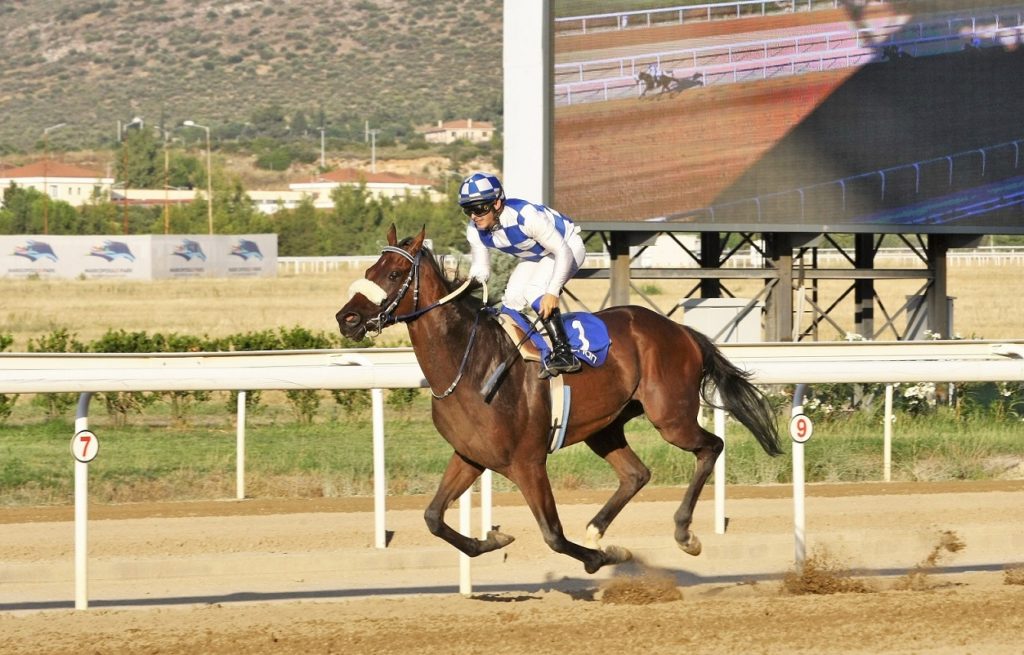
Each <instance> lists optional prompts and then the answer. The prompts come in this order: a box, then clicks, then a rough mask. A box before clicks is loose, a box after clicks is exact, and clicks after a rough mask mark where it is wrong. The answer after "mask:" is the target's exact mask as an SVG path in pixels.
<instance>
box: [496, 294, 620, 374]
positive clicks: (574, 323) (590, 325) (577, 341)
mask: <svg viewBox="0 0 1024 655" xmlns="http://www.w3.org/2000/svg"><path fill="white" fill-rule="evenodd" d="M497 320H498V323H499V324H500V325H501V327H502V328H503V329H504V330H505V332H506V333H507V334H508V336H509V338H510V339H512V343H515V344H519V353H520V354H521V355H522V357H523V359H524V360H526V361H528V362H542V361H544V359H545V358H546V357H547V356H548V354H549V353H550V352H551V339H549V338H548V336H547V333H545V332H543V331H542V330H534V329H533V325H532V324H531V323H530V321H529V320H528V319H527V318H526V317H525V316H523V314H522V313H521V312H519V311H516V310H514V309H509V308H508V307H502V308H501V310H500V311H499V313H498V315H497ZM562 322H563V323H564V324H565V333H566V335H567V336H568V337H569V345H570V346H572V351H573V353H574V354H575V355H576V356H577V357H579V359H580V361H581V362H583V363H585V364H588V365H589V366H591V367H593V368H597V367H598V366H600V365H601V364H604V361H605V359H606V358H607V357H608V348H610V347H611V345H612V340H611V337H609V336H608V328H607V327H606V326H605V324H604V321H602V320H601V319H599V318H598V317H597V316H595V315H594V314H591V313H589V312H570V313H568V314H562ZM527 334H529V335H530V336H529V338H528V339H526V338H525V337H526V335H527Z"/></svg>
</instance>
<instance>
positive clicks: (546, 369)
mask: <svg viewBox="0 0 1024 655" xmlns="http://www.w3.org/2000/svg"><path fill="white" fill-rule="evenodd" d="M570 357H572V360H570V361H569V362H566V361H564V360H563V361H562V362H552V361H551V360H553V359H554V358H555V355H552V356H551V357H548V361H546V362H544V363H543V364H542V365H541V369H540V374H539V375H538V376H537V377H538V378H540V379H541V380H547V379H548V378H553V377H555V376H556V375H559V374H561V373H575V372H576V371H578V370H580V369H581V368H582V367H583V364H582V363H581V362H580V360H579V358H578V357H576V355H570Z"/></svg>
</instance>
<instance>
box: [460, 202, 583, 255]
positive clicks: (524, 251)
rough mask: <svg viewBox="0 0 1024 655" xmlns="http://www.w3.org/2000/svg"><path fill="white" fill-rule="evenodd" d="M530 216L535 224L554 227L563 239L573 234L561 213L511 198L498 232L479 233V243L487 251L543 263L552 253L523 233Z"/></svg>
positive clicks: (569, 221)
mask: <svg viewBox="0 0 1024 655" xmlns="http://www.w3.org/2000/svg"><path fill="white" fill-rule="evenodd" d="M528 215H529V216H530V218H531V219H533V220H538V219H539V220H544V221H547V222H550V223H552V224H553V225H554V226H555V229H556V230H558V233H559V234H561V235H562V237H563V238H565V237H566V236H568V235H569V234H572V231H573V228H574V225H573V223H572V221H571V220H569V219H568V218H567V217H566V216H564V215H562V214H561V213H560V212H558V211H555V210H554V209H551V208H550V207H546V206H544V205H535V204H533V203H530V202H527V201H525V200H520V199H519V198H509V199H508V200H506V201H505V210H504V211H502V213H501V218H500V224H499V225H498V226H497V229H494V230H486V231H478V234H479V235H480V241H481V242H483V244H484V245H485V246H487V247H488V248H494V249H496V250H500V251H502V252H504V253H507V254H509V255H512V256H514V257H519V258H520V259H525V260H528V261H532V262H535V261H539V260H541V259H542V258H543V257H544V256H545V255H550V254H551V253H550V252H548V250H547V249H546V248H544V246H542V245H541V244H539V243H537V241H536V240H535V239H534V238H533V237H531V236H529V235H528V234H527V233H526V232H525V231H524V230H523V226H524V224H525V223H526V220H527V216H528Z"/></svg>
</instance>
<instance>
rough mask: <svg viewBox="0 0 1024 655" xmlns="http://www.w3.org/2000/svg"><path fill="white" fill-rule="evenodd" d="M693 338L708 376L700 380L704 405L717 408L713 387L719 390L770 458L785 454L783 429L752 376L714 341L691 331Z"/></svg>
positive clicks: (723, 399) (726, 409)
mask: <svg viewBox="0 0 1024 655" xmlns="http://www.w3.org/2000/svg"><path fill="white" fill-rule="evenodd" d="M687 330H688V331H689V333H690V336H691V337H693V340H694V341H696V342H697V346H699V347H700V353H701V357H702V358H703V360H704V373H703V375H702V377H701V381H700V395H701V397H703V398H704V402H705V403H707V404H709V405H711V406H713V407H718V405H717V404H716V403H715V402H714V401H713V398H714V394H713V393H712V389H711V387H712V386H714V387H716V388H717V389H718V396H719V398H721V400H722V405H723V406H722V409H724V410H725V411H727V412H729V413H730V414H732V415H733V416H734V417H736V419H737V420H739V422H740V423H742V424H743V425H744V426H746V428H747V429H748V430H750V432H751V433H752V434H753V435H754V438H755V439H757V442H758V443H759V444H761V447H762V448H764V451H765V452H766V453H768V454H769V455H772V456H775V455H781V454H782V447H781V446H780V445H779V428H778V425H777V424H776V422H775V413H774V412H773V411H772V408H771V405H770V404H769V402H768V399H767V398H765V395H764V394H763V393H762V392H761V390H760V389H758V388H757V387H755V386H754V385H753V384H751V383H750V381H749V380H748V378H749V377H750V373H748V372H747V371H744V370H741V369H739V368H737V367H736V366H735V365H734V364H733V363H732V362H730V361H729V360H728V359H726V358H725V355H723V354H722V351H721V350H719V349H718V346H716V345H715V344H714V343H713V342H712V341H711V339H709V338H707V336H705V335H704V334H701V333H700V332H698V331H697V330H694V329H691V328H689V327H688V328H687Z"/></svg>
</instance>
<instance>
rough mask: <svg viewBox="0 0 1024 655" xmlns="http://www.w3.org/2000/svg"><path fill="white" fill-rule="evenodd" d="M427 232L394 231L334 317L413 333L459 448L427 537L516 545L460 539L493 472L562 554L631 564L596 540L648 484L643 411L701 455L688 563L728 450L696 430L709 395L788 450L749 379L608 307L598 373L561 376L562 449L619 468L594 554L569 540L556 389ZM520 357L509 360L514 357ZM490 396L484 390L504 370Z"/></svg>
mask: <svg viewBox="0 0 1024 655" xmlns="http://www.w3.org/2000/svg"><path fill="white" fill-rule="evenodd" d="M424 236H425V232H424V231H421V232H420V233H419V235H417V236H416V237H415V238H407V239H405V240H403V241H402V242H401V243H398V242H397V240H396V237H395V227H394V226H392V227H391V229H390V231H389V232H388V244H389V245H388V246H386V247H385V248H384V250H383V252H382V254H381V256H380V259H378V260H377V262H376V263H374V264H373V266H371V267H370V268H369V269H367V271H366V276H365V278H364V279H361V280H357V281H356V282H355V283H353V285H352V288H351V289H350V292H351V294H352V295H351V298H350V299H349V301H348V302H347V303H345V306H344V307H342V308H341V309H340V310H339V311H338V313H337V315H336V318H337V320H338V326H339V328H340V329H341V332H342V334H344V335H345V336H346V337H349V338H351V339H357V340H358V339H361V338H363V336H364V335H365V334H366V333H367V331H378V332H379V331H380V330H381V329H383V328H384V327H387V326H388V325H392V324H394V323H398V322H404V323H406V324H407V326H408V328H409V337H410V339H411V340H412V345H413V350H414V351H415V353H416V359H417V360H418V361H419V365H420V368H421V369H422V371H423V373H424V375H425V377H426V379H427V382H428V383H429V384H430V390H431V393H432V395H433V396H434V399H433V405H432V415H433V420H434V424H435V425H436V426H437V429H438V431H439V432H440V433H441V435H442V436H443V437H444V438H445V439H446V440H447V441H448V443H449V444H451V446H452V448H453V449H454V451H455V452H454V453H453V454H452V457H451V459H450V460H449V462H448V466H447V468H446V470H445V472H444V475H443V477H442V479H441V483H440V486H439V487H438V490H437V493H436V495H435V496H434V498H433V500H432V501H431V502H430V505H429V506H428V508H427V510H426V513H425V519H426V522H427V526H428V528H429V529H430V532H431V533H433V534H434V535H436V536H438V537H440V538H442V539H444V540H445V541H447V542H448V543H450V544H451V545H453V546H454V547H455V548H458V549H459V550H460V551H462V552H463V553H466V554H467V555H469V556H476V555H480V554H482V553H486V552H489V551H492V550H497V549H499V548H502V547H504V546H506V545H507V544H509V543H511V542H512V540H513V537H511V536H510V535H507V534H503V533H501V532H498V531H497V530H491V531H490V532H488V534H487V538H486V539H475V538H472V537H468V536H465V535H462V534H460V533H459V532H457V531H456V530H454V529H452V528H451V527H450V526H449V525H448V524H447V523H445V520H444V514H445V510H447V509H448V508H449V507H450V506H451V504H452V503H453V502H454V501H455V500H456V499H457V498H458V497H459V496H460V495H462V493H463V492H464V491H465V490H466V489H468V488H469V487H470V485H472V484H473V482H474V481H475V480H476V479H477V478H478V477H479V476H480V474H481V473H483V471H484V470H485V469H491V470H492V471H495V472H497V473H499V474H501V475H503V476H505V477H506V478H508V479H509V480H511V481H512V482H513V483H514V484H515V485H516V486H518V487H519V489H520V491H521V492H522V494H523V496H524V498H525V499H526V502H527V504H528V505H529V507H530V510H531V511H532V512H533V515H534V517H535V518H536V520H537V523H538V525H539V526H540V530H541V533H542V535H543V537H544V541H545V542H546V543H547V544H548V546H550V547H551V549H552V550H554V551H556V552H558V553H563V554H566V555H569V556H571V557H574V558H576V559H578V560H580V561H581V562H583V565H584V568H585V569H586V571H587V572H588V573H593V572H595V571H597V570H598V569H600V568H601V567H602V566H604V565H606V564H616V563H619V562H623V561H625V560H627V559H629V558H630V553H629V551H627V550H625V549H624V548H619V547H614V546H609V547H606V548H604V549H602V548H601V547H600V546H599V544H598V540H599V539H600V537H602V536H603V535H604V533H605V531H606V530H607V529H608V526H609V525H610V524H611V522H612V520H613V519H615V517H616V516H617V515H618V514H619V512H620V511H622V508H623V507H625V505H626V503H628V502H629V500H630V499H631V498H633V496H634V495H636V493H637V492H638V491H640V489H641V488H642V487H643V486H644V484H646V483H647V481H648V480H649V479H650V477H651V473H650V471H649V470H648V468H647V467H646V466H645V465H644V464H643V462H641V461H640V459H639V458H638V457H637V455H636V453H634V452H633V450H632V449H631V448H630V447H629V444H627V443H626V437H625V434H624V432H623V426H624V425H625V424H626V422H627V421H629V420H630V419H632V418H634V417H636V416H639V415H641V414H643V413H646V414H647V416H648V418H649V419H650V421H651V423H652V424H653V425H654V426H655V427H656V428H657V429H658V431H659V432H660V433H661V436H662V437H663V438H664V439H665V440H666V441H668V442H669V443H670V444H672V445H674V446H676V447H678V448H681V449H683V450H687V451H690V452H692V453H693V454H694V455H695V456H696V458H697V465H696V469H695V471H694V475H693V479H692V480H690V484H689V486H688V487H687V488H686V492H685V494H684V495H683V500H682V503H681V504H680V506H679V509H678V510H677V511H676V512H675V539H676V542H677V543H678V544H679V546H680V547H681V548H682V549H683V550H684V551H686V552H687V553H689V554H691V555H698V554H700V550H701V546H700V540H699V539H697V537H696V535H694V534H693V533H692V532H691V531H690V523H691V521H692V518H693V510H694V506H695V505H696V504H697V499H698V497H699V496H700V492H701V489H702V488H703V487H704V483H705V482H706V481H707V478H708V476H709V475H710V474H711V471H712V468H713V467H714V464H715V460H716V459H717V458H718V455H719V453H721V452H722V448H723V443H722V440H721V439H720V438H719V437H717V436H715V435H714V434H712V433H710V432H708V431H707V430H705V429H704V428H702V427H701V426H700V425H699V424H698V422H697V418H698V412H699V409H700V396H701V395H702V394H703V395H704V396H705V399H707V397H708V395H709V392H710V387H711V386H712V385H713V386H714V387H716V388H717V389H718V392H719V395H720V397H721V399H722V403H723V405H724V407H725V409H726V410H727V411H729V412H730V413H731V414H732V415H733V416H734V417H735V418H737V419H738V420H739V421H740V422H741V423H742V424H743V425H745V426H746V427H747V428H748V429H749V430H750V431H751V432H752V433H753V434H754V436H755V438H756V439H757V440H758V442H759V443H760V444H761V446H762V447H763V448H764V450H765V451H766V452H768V453H769V454H771V455H777V454H779V453H781V449H780V447H779V441H778V433H777V427H776V423H775V417H774V415H773V414H772V412H771V410H770V408H769V406H768V403H767V402H766V400H765V398H764V396H763V395H762V394H761V392H760V391H759V390H758V389H757V388H756V387H754V386H753V385H752V384H751V383H750V382H748V381H747V379H746V374H745V373H744V372H743V371H741V370H740V369H738V368H736V367H735V366H734V365H732V364H731V363H729V362H728V361H727V360H726V359H725V357H724V356H723V355H722V354H721V352H720V351H719V350H718V348H716V347H715V345H714V344H713V343H712V342H711V341H710V340H709V339H708V338H707V337H705V336H704V335H702V334H700V333H699V332H696V331H694V330H691V329H689V328H687V327H684V326H682V325H680V324H678V323H675V322H673V321H671V320H670V319H668V318H666V317H664V316H662V315H660V314H657V313H655V312H653V311H650V310H648V309H645V308H643V307H634V306H623V307H612V308H610V309H606V310H603V311H600V312H598V313H597V315H598V316H600V317H601V319H603V320H604V322H605V323H606V324H607V326H608V330H609V333H610V335H611V338H612V346H611V349H610V350H609V353H608V359H607V361H606V362H605V364H604V365H603V366H601V367H600V368H594V369H591V368H588V367H584V369H586V370H584V371H582V372H580V373H577V374H573V375H569V376H566V377H565V382H566V384H569V385H570V386H571V387H572V390H573V393H572V398H573V402H572V409H571V415H570V417H569V424H568V429H567V431H566V436H565V441H564V446H569V445H573V444H577V443H580V442H583V443H586V444H587V446H589V447H590V448H591V450H593V451H594V452H595V453H597V454H598V455H599V456H601V457H602V458H604V459H605V461H607V462H608V463H609V464H610V465H611V466H612V468H613V469H614V470H615V472H616V474H617V475H618V478H619V486H618V488H617V489H616V490H615V492H614V493H613V494H612V496H611V498H609V499H608V502H606V503H605V505H604V506H603V507H602V508H601V510H600V511H598V513H597V514H596V515H595V516H594V518H593V519H591V521H590V523H589V524H588V525H587V540H586V542H585V543H586V545H580V544H577V543H574V542H572V541H569V540H568V539H567V538H566V537H565V534H564V532H563V530H562V524H561V522H560V521H559V518H558V510H557V508H556V507H555V499H554V496H553V495H552V491H551V484H550V482H549V480H548V475H547V468H546V461H547V456H548V434H549V427H550V419H551V410H550V397H549V393H548V382H547V381H542V380H539V379H537V373H538V370H539V368H538V365H537V364H536V363H527V362H525V361H523V360H522V359H521V358H519V357H518V356H517V355H512V353H513V350H514V348H515V344H514V343H512V341H511V340H510V339H509V338H508V336H507V335H506V333H505V332H504V330H503V329H502V328H501V327H500V326H499V325H498V322H497V321H496V320H494V318H493V316H492V314H491V313H489V311H488V310H487V309H485V308H484V307H482V304H481V303H480V302H479V301H475V300H474V299H472V298H470V299H465V300H463V299H458V298H454V297H453V296H454V295H455V294H453V292H452V289H451V285H450V284H449V283H448V282H447V281H446V280H445V278H444V276H443V274H442V272H441V269H440V267H439V266H438V264H437V261H436V260H435V258H434V257H433V255H432V254H431V253H430V251H429V250H428V249H427V248H425V247H424V246H423V239H424ZM510 355H512V356H511V357H510ZM506 360H508V361H511V362H513V363H512V365H511V366H509V367H508V369H507V372H506V374H505V376H504V378H503V379H502V380H501V382H500V384H499V386H498V387H497V388H496V390H494V391H493V392H492V393H491V395H490V396H489V397H487V398H485V397H484V396H483V395H481V392H480V389H481V386H482V384H483V383H484V382H485V381H486V380H487V379H488V378H489V376H490V375H491V373H492V372H493V371H494V370H495V369H496V367H498V366H499V365H501V364H502V363H504V362H506Z"/></svg>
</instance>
